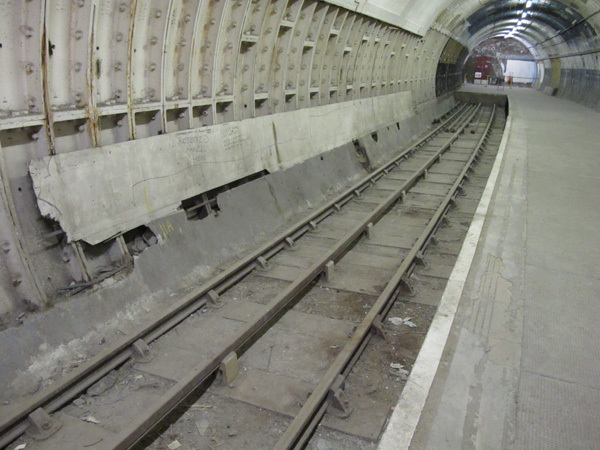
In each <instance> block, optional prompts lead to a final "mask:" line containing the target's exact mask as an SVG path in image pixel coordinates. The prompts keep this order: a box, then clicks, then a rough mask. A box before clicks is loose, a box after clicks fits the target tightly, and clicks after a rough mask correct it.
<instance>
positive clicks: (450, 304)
mask: <svg viewBox="0 0 600 450" xmlns="http://www.w3.org/2000/svg"><path fill="white" fill-rule="evenodd" d="M511 125H512V116H508V117H507V120H506V126H505V129H504V133H503V136H502V141H501V142H500V148H499V149H498V154H497V155H496V160H495V162H494V166H493V167H492V171H491V173H490V177H489V179H488V182H487V184H486V187H485V190H484V192H483V195H482V197H481V200H480V201H479V205H478V206H477V211H476V212H475V215H474V216H473V221H472V222H471V226H470V227H469V231H468V232H467V236H466V238H465V241H464V242H463V245H462V248H461V250H460V253H459V255H458V259H457V261H456V264H455V266H454V269H453V270H452V274H451V275H450V279H449V280H448V284H447V285H446V289H445V290H444V293H443V295H442V299H441V301H440V305H439V307H438V310H437V312H436V314H435V316H434V318H433V322H432V323H431V326H430V328H429V331H428V332H427V336H426V337H425V341H424V342H423V346H422V347H421V351H420V352H419V356H418V357H417V360H416V361H415V365H414V366H413V369H412V371H411V373H410V376H409V378H408V380H407V382H406V385H405V386H404V389H403V391H402V394H401V396H400V399H399V400H398V403H397V404H396V407H395V408H394V412H393V414H392V416H391V417H390V420H389V422H388V424H387V426H386V429H385V431H384V433H383V435H382V438H381V441H380V443H379V446H378V448H379V450H392V449H408V448H409V447H410V445H411V443H412V440H413V437H414V435H415V432H416V429H417V425H418V424H419V420H420V418H421V413H422V411H423V408H424V407H425V402H426V401H427V397H428V396H429V391H430V389H431V385H432V384H433V380H434V378H435V375H436V373H437V370H438V366H439V363H440V360H441V358H442V353H443V351H444V347H445V346H446V342H447V340H448V336H449V334H450V329H451V327H452V323H453V322H454V316H455V314H456V311H457V309H458V304H459V301H460V299H461V297H462V293H463V289H464V287H465V283H466V281H467V276H468V275H469V271H470V269H471V264H472V262H473V258H474V256H475V252H476V250H477V246H478V243H479V238H480V236H481V232H482V229H483V225H484V223H485V219H486V215H487V212H488V209H489V205H490V202H491V199H492V195H493V193H494V190H495V188H496V182H497V180H498V176H499V174H500V169H501V167H502V163H503V161H504V154H505V150H506V145H507V143H508V139H509V136H510V133H511Z"/></svg>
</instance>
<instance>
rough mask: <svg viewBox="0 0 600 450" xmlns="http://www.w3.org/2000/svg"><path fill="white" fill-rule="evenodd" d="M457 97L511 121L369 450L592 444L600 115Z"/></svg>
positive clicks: (599, 271)
mask: <svg viewBox="0 0 600 450" xmlns="http://www.w3.org/2000/svg"><path fill="white" fill-rule="evenodd" d="M463 89H464V90H468V91H471V92H481V93H488V94H506V95H507V96H508V99H509V107H510V115H509V120H508V122H507V128H506V131H505V134H504V138H503V142H502V145H501V148H500V152H499V157H498V160H497V161H496V165H495V166H494V169H493V171H492V176H491V177H490V181H489V182H488V186H487V188H486V192H485V193H484V195H483V198H482V201H481V203H480V207H479V209H478V211H477V213H476V216H475V220H474V222H473V224H472V225H471V228H470V230H469V234H468V236H467V239H466V241H465V243H464V245H463V247H462V250H461V254H460V256H459V259H458V262H457V265H456V267H455V268H454V271H453V273H452V277H451V278H450V281H449V283H448V286H447V288H446V292H445V293H444V297H443V298H442V303H441V305H440V307H439V309H438V313H437V315H436V317H435V319H434V323H433V324H432V326H431V329H430V331H429V333H428V335H427V338H426V340H425V344H424V346H423V348H422V350H421V353H420V355H419V358H418V360H417V362H416V363H415V366H414V367H413V370H412V372H411V375H410V377H409V379H408V382H407V385H406V386H405V388H404V391H403V394H402V396H401V398H400V401H399V403H398V405H397V407H396V408H395V410H394V413H393V414H392V417H391V419H390V421H389V423H388V427H387V429H386V431H385V433H384V436H383V438H382V440H381V443H380V446H379V448H380V449H386V450H387V449H396V448H411V449H461V448H474V449H507V448H515V449H566V448H569V449H592V448H600V326H599V321H600V232H599V225H598V224H600V113H598V112H595V111H593V110H591V109H588V108H586V107H584V106H581V105H579V104H577V103H574V102H571V101H568V100H562V99H559V98H556V97H550V96H548V95H546V94H544V93H542V92H539V91H536V90H534V89H527V88H508V87H505V88H504V89H503V90H498V89H497V88H496V87H487V88H486V87H483V86H471V87H469V88H463Z"/></svg>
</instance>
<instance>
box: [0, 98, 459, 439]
mask: <svg viewBox="0 0 600 450" xmlns="http://www.w3.org/2000/svg"><path fill="white" fill-rule="evenodd" d="M454 109H455V111H454V112H453V113H452V114H451V115H450V117H449V118H448V119H447V120H446V121H444V122H443V123H442V124H440V125H439V126H438V127H436V128H434V129H433V130H432V131H431V132H430V133H428V134H427V135H426V136H425V137H424V138H422V139H421V140H420V141H419V142H417V143H416V144H414V145H412V146H411V147H409V148H408V149H406V150H404V151H403V152H402V153H400V154H399V155H398V156H397V157H395V158H394V159H393V160H391V161H390V162H389V163H387V164H385V165H384V166H382V167H381V168H379V169H378V170H376V171H374V172H373V173H371V174H369V175H368V176H367V177H364V178H363V179H362V180H360V181H359V182H357V183H356V184H355V185H353V186H352V187H350V188H349V189H347V190H346V191H345V192H344V193H342V194H340V195H338V196H337V197H336V198H334V199H333V200H331V201H329V202H327V203H326V204H325V205H324V206H322V207H321V208H319V209H318V210H316V211H315V212H313V213H312V214H310V215H309V216H307V217H306V218H305V219H303V220H302V221H300V222H299V223H297V224H295V225H294V226H292V227H290V228H288V229H287V230H285V231H284V232H282V233H280V234H279V235H277V236H276V237H275V238H273V239H271V240H270V241H268V242H266V243H264V244H263V245H261V246H260V247H259V248H258V249H256V250H254V251H253V252H251V253H250V254H248V255H247V256H246V257H245V258H243V259H242V260H240V261H238V262H236V263H235V264H233V265H232V266H230V267H229V268H228V269H227V270H225V271H223V272H222V273H220V274H219V275H217V276H215V277H213V278H212V279H210V280H209V281H207V282H206V283H204V284H203V285H202V286H200V287H199V288H197V289H195V290H194V291H192V292H191V293H189V294H186V295H185V296H184V297H183V298H181V299H180V300H178V301H177V302H175V303H174V304H173V305H171V306H169V307H168V308H166V309H165V310H164V311H163V312H162V313H161V317H159V318H157V319H156V320H154V321H152V322H151V323H150V324H145V325H144V326H142V327H139V328H138V329H136V330H134V331H133V332H132V333H131V335H130V336H128V337H125V338H123V339H122V340H121V341H120V342H118V343H117V344H115V345H114V346H112V347H110V348H107V349H106V350H104V351H103V352H101V353H99V354H98V355H96V356H94V357H93V358H92V359H90V360H89V361H88V362H87V363H85V364H84V365H82V366H80V368H79V369H78V370H77V371H74V372H72V373H70V374H68V375H66V376H65V377H63V378H61V379H60V380H59V381H57V382H56V383H54V384H53V385H51V386H50V388H48V389H46V390H44V391H41V392H40V393H39V394H37V395H34V396H33V397H32V398H31V399H30V400H29V401H28V402H27V403H25V404H20V405H18V406H17V408H18V410H16V411H14V412H10V411H9V415H8V416H7V417H3V418H0V448H1V447H4V446H6V445H8V444H9V443H10V442H12V441H13V440H15V439H16V438H17V437H19V436H20V435H21V434H23V433H24V432H25V431H26V430H27V428H28V427H29V423H28V421H27V418H28V416H29V414H31V413H32V412H33V411H35V410H36V409H38V408H43V409H44V410H45V411H46V412H47V413H49V414H50V413H53V412H55V411H57V410H58V409H60V408H61V407H62V406H64V405H65V404H67V403H68V402H69V401H71V400H73V399H74V398H76V397H77V396H78V395H80V394H81V393H82V392H84V391H85V390H86V389H87V388H89V387H90V386H91V385H93V384H94V383H95V382H97V381H98V380H100V379H101V378H102V377H104V376H105V375H106V374H108V373H109V372H110V371H112V370H114V369H116V368H118V367H119V366H121V365H122V364H124V363H125V362H127V361H128V360H129V359H131V358H132V357H134V356H135V351H134V349H133V344H135V343H136V342H137V341H139V340H143V341H144V342H145V343H146V344H150V343H151V342H153V341H154V340H156V339H157V338H159V337H160V336H162V335H163V334H165V333H166V332H168V331H169V330H171V329H172V328H174V327H175V326H177V325H178V324H179V323H181V322H183V321H184V320H185V319H186V318H187V317H188V316H189V315H190V314H192V313H194V312H195V311H197V310H199V309H201V308H203V307H205V306H207V304H210V303H211V302H212V301H213V299H214V296H211V297H212V298H209V296H210V293H211V291H212V292H215V293H216V294H217V295H219V294H221V293H223V292H225V291H226V290H227V289H229V288H230V287H231V286H232V285H234V284H236V283H237V282H238V281H239V280H241V279H243V278H244V277H246V276H247V275H248V274H250V273H251V272H252V271H253V270H255V269H256V268H258V267H260V264H259V263H258V262H257V261H258V259H259V258H260V257H263V258H265V259H267V260H268V259H269V258H271V257H272V256H274V255H275V254H277V253H278V252H280V251H281V250H282V249H284V248H286V246H287V244H286V239H288V238H291V239H292V240H296V239H298V237H300V236H302V235H303V234H305V233H307V232H309V231H310V230H312V229H314V228H315V226H316V225H317V224H318V223H319V222H321V221H323V220H324V219H325V218H326V217H328V216H329V215H331V214H333V213H334V212H335V211H337V210H339V208H340V207H341V206H343V205H344V204H346V203H348V202H349V201H351V200H352V199H353V198H356V196H357V195H359V194H360V192H362V191H363V190H365V189H366V188H367V187H368V186H370V185H372V184H373V183H376V182H377V180H379V179H380V178H381V177H383V176H385V175H386V174H387V173H388V172H389V170H391V169H392V168H395V167H397V166H398V164H399V163H400V162H401V161H402V160H403V159H405V158H408V157H409V156H410V155H412V154H413V153H415V152H416V151H417V150H419V149H420V148H422V147H423V146H425V145H426V144H427V143H428V142H429V141H430V140H431V139H433V137H434V136H436V135H437V134H439V133H440V132H442V131H443V130H444V128H445V126H446V125H447V124H448V123H449V122H450V121H453V120H454V119H455V118H456V117H457V116H458V115H459V114H460V115H462V113H464V111H465V110H466V109H467V105H462V106H458V107H456V108H454ZM451 111H452V110H451ZM451 111H450V112H451Z"/></svg>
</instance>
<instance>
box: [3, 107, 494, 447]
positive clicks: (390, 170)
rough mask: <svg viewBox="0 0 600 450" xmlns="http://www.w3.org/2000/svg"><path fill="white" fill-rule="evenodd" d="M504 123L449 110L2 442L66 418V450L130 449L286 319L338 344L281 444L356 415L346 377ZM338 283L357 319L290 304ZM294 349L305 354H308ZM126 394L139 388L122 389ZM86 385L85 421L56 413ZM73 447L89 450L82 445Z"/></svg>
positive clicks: (127, 342) (102, 359) (483, 111)
mask: <svg viewBox="0 0 600 450" xmlns="http://www.w3.org/2000/svg"><path fill="white" fill-rule="evenodd" d="M494 118H495V109H493V108H482V107H481V106H480V105H467V106H463V107H461V108H457V109H456V110H453V111H452V112H451V113H449V114H448V115H447V117H445V118H443V120H442V121H441V124H440V125H439V126H438V127H437V128H436V129H434V130H433V131H432V132H431V133H429V134H428V135H427V136H425V138H423V139H422V140H421V141H419V143H417V144H416V145H415V146H413V147H411V148H409V149H407V150H405V151H403V152H401V153H400V154H399V155H398V157H397V158H395V159H394V160H393V161H391V162H390V163H388V164H386V165H385V166H383V167H382V168H380V169H378V170H377V171H375V172H373V173H372V174H370V175H369V176H368V177H366V178H364V179H363V180H361V181H360V182H358V183H357V184H355V185H354V186H352V187H351V188H350V189H349V190H347V191H346V192H344V193H343V194H341V195H339V196H337V197H336V198H335V199H334V200H332V201H330V202H329V203H327V204H326V205H325V206H323V207H322V208H320V209H318V210H317V211H315V212H314V213H312V214H311V215H310V216H308V217H307V218H306V219H305V220H303V221H301V222H300V223H298V224H296V225H295V226H293V227H292V228H290V229H289V230H287V231H286V232H284V233H282V234H280V235H278V236H276V237H274V238H273V239H271V240H270V241H269V242H267V243H265V244H263V245H262V246H261V247H260V248H258V249H257V250H256V251H254V252H252V253H251V254H249V255H248V256H247V257H245V258H243V259H242V260H240V261H239V262H238V263H236V264H235V265H233V266H232V267H230V268H229V269H227V270H225V271H224V272H222V273H221V274H219V275H218V276H217V277H215V278H213V279H211V280H210V281H209V282H207V283H205V284H204V285H203V286H201V287H199V288H198V289H196V290H195V291H194V292H192V293H190V294H189V295H187V296H186V297H185V298H183V299H181V300H179V301H178V302H176V303H175V304H173V305H171V306H169V307H168V308H167V309H166V311H165V313H164V314H163V316H162V317H161V318H159V319H158V320H156V321H155V322H153V323H152V324H149V325H148V326H146V327H144V328H143V329H140V330H135V331H132V332H131V333H130V335H129V336H128V337H127V338H125V339H123V340H122V341H121V342H120V343H119V344H118V345H115V346H113V347H111V348H110V349H107V350H106V351H105V352H103V353H102V354H100V355H97V356H96V357H95V358H94V359H92V360H90V361H89V362H88V363H87V364H86V365H85V366H82V367H81V368H80V369H79V370H77V371H76V372H73V373H71V374H69V375H67V376H66V377H64V378H63V379H61V380H59V381H58V382H56V383H55V384H54V385H52V386H50V388H49V389H47V390H45V391H43V392H40V393H39V394H38V395H36V396H35V397H33V398H31V399H30V400H29V401H27V402H26V403H20V404H19V405H17V407H15V408H14V410H13V411H12V412H11V413H10V414H8V415H7V416H6V418H2V419H1V420H0V446H6V445H7V444H8V443H10V442H12V441H14V440H15V439H16V438H18V437H19V436H20V435H22V434H23V433H24V432H26V431H28V430H29V433H30V434H31V435H33V436H36V434H37V437H44V435H45V434H46V435H51V434H53V432H54V431H55V429H56V427H58V426H59V425H58V424H59V423H60V424H61V425H62V432H61V433H62V434H63V437H61V439H62V440H61V441H60V445H61V448H69V447H68V444H67V443H65V440H64V439H65V438H64V435H65V433H66V434H67V435H69V436H77V435H78V433H79V434H85V435H86V436H87V438H88V439H90V442H88V443H87V444H89V445H86V446H87V447H88V448H94V449H96V448H130V447H132V446H134V445H135V444H136V443H139V441H140V440H141V439H142V438H143V437H144V436H145V435H146V434H147V433H148V432H149V431H150V430H152V429H153V428H155V427H156V426H157V424H159V423H160V422H161V421H162V420H163V419H164V418H165V417H166V416H167V415H168V414H169V413H170V412H171V411H172V410H173V409H174V408H176V407H177V406H178V405H179V404H180V403H182V402H183V401H184V400H185V399H186V398H188V397H189V396H190V394H193V393H195V392H197V391H198V390H202V389H204V388H205V387H206V386H207V383H208V382H210V381H211V380H212V378H213V377H214V375H215V374H219V376H220V377H221V379H222V382H223V383H225V384H228V383H229V382H230V381H231V380H233V379H234V377H235V376H236V374H237V372H238V370H239V367H238V365H239V362H238V357H240V356H241V355H242V354H243V353H244V352H245V351H248V352H250V351H252V349H253V348H260V347H261V345H262V346H263V347H264V342H268V340H269V337H270V336H269V330H271V329H272V328H273V325H274V324H281V323H283V324H284V329H285V326H287V327H289V328H290V334H293V330H294V328H295V327H300V328H305V329H311V328H312V329H313V330H315V329H316V330H324V331H325V332H324V333H322V337H323V338H324V339H321V341H327V343H329V345H326V346H325V354H324V355H322V359H323V360H324V361H323V366H322V367H321V370H320V372H319V371H317V372H319V373H311V374H308V375H307V377H306V378H307V379H308V381H307V380H303V381H304V382H305V384H306V385H307V386H309V387H308V392H310V395H309V396H308V397H307V398H306V400H305V401H302V407H301V408H296V409H298V411H295V412H294V413H293V416H294V419H293V420H292V421H291V422H290V423H289V424H288V426H287V428H286V430H285V432H283V433H282V434H281V436H280V438H279V441H278V442H277V443H276V448H296V447H302V446H303V445H305V444H306V442H307V441H308V440H309V438H310V436H311V435H312V433H313V432H314V430H315V428H316V427H317V426H318V425H319V423H320V421H321V419H322V418H323V416H324V414H325V412H326V411H327V410H328V409H331V408H337V410H338V411H339V413H340V414H341V415H345V414H349V412H348V409H349V405H348V404H347V403H346V401H345V399H344V389H343V388H344V382H345V380H346V378H347V377H348V375H349V374H350V372H351V370H352V367H353V366H354V365H355V363H356V362H357V361H358V359H359V358H360V356H361V354H362V352H363V351H364V350H365V348H366V347H367V346H368V344H369V341H370V340H371V339H372V337H373V336H375V335H377V334H379V335H380V336H383V335H384V334H385V333H384V332H383V327H382V324H383V322H384V321H385V320H386V316H387V314H388V313H389V311H390V309H391V308H392V306H393V304H394V301H395V299H396V298H397V296H398V295H399V293H400V292H403V291H407V290H410V282H409V280H408V278H409V277H410V275H411V273H412V271H413V270H414V269H415V267H416V265H418V264H422V263H423V258H424V253H425V251H426V250H427V247H428V246H429V244H430V243H431V242H432V241H434V240H435V238H434V235H435V233H436V231H437V230H438V228H439V227H440V226H441V225H442V224H443V222H444V220H445V217H446V215H447V213H448V211H449V209H450V208H451V207H452V205H453V204H454V202H455V199H456V197H457V196H458V195H459V194H460V193H461V192H462V190H463V187H462V185H463V183H464V182H465V180H466V179H468V173H469V171H470V170H471V166H472V165H473V164H475V163H476V162H477V160H478V158H479V155H480V153H481V151H482V150H483V148H484V147H485V143H486V140H487V139H488V136H489V134H490V131H491V128H492V124H493V121H494ZM466 130H468V131H470V132H472V133H466V132H465V131H466ZM460 139H462V140H464V141H466V142H470V143H471V144H470V145H467V147H471V148H469V149H468V151H465V150H464V149H461V150H454V149H453V146H454V145H455V143H456V142H457V141H459V140H460ZM423 196H425V198H422V197H423ZM423 200H424V201H423ZM323 288H325V289H323ZM328 289H334V290H336V291H337V292H346V293H353V295H355V296H358V298H359V300H360V302H361V304H364V305H368V309H364V310H363V311H362V312H361V314H359V316H361V317H360V320H356V321H355V322H359V323H358V324H355V325H352V324H351V323H342V322H343V321H338V322H332V321H327V320H323V318H322V316H319V315H314V314H306V313H303V314H300V315H298V313H296V312H294V311H293V310H291V308H292V306H293V305H294V304H296V303H297V302H298V301H299V299H301V298H304V297H307V296H308V297H310V296H313V297H316V298H318V299H322V300H319V301H317V302H316V303H319V302H321V303H320V304H321V307H322V305H323V304H325V303H326V301H327V297H328V296H330V293H329V291H328ZM244 294H246V296H245V298H244ZM342 307H343V305H342ZM313 316H314V317H313ZM313 319H314V321H313ZM286 323H287V325H285V324H286ZM329 328H330V329H329ZM317 334H318V333H317ZM307 335H308V334H306V335H305V336H307ZM325 338H327V339H325ZM328 339H329V340H328ZM265 340H266V341H265ZM309 341H310V339H309V340H308V341H306V342H304V343H303V344H302V345H301V346H300V347H302V346H304V348H311V346H313V347H312V348H314V349H315V353H316V354H315V355H313V356H314V357H316V358H319V357H320V354H319V352H318V351H317V350H316V348H317V347H316V346H314V344H315V343H314V342H309ZM267 347H268V346H267ZM290 347H291V348H293V347H294V346H293V344H290ZM270 348H271V350H272V349H273V347H270ZM249 349H250V350H249ZM292 353H293V355H292V357H293V359H297V360H302V358H310V357H311V355H304V356H301V355H300V353H296V352H295V350H294V351H292ZM125 363H127V364H125ZM244 368H245V367H244ZM140 380H141V381H140ZM123 386H128V387H129V388H130V389H129V390H128V391H127V393H126V394H124V391H123V389H122V387H123ZM86 391H87V392H88V394H89V393H90V391H92V393H94V394H95V395H93V397H94V400H93V401H92V402H91V404H86V414H87V416H86V417H82V419H83V420H79V419H75V420H71V419H69V418H68V417H69V416H68V414H62V413H61V412H60V410H61V408H63V407H65V406H67V405H69V404H70V403H71V402H72V401H73V400H75V399H77V398H78V397H80V395H81V394H82V393H85V392H86ZM265 395H267V394H265ZM55 412H58V413H57V414H54V416H55V417H53V416H52V414H53V413H55ZM97 422H100V423H101V424H102V426H99V424H98V423H97ZM61 433H57V434H56V435H55V436H59V435H60V434H61ZM55 436H51V437H49V440H48V441H46V442H48V443H50V442H52V439H56V438H55ZM71 445H72V447H73V448H79V447H81V441H74V442H72V443H71Z"/></svg>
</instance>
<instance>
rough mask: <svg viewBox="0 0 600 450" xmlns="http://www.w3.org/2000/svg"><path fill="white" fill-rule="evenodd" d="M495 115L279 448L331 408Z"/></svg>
mask: <svg viewBox="0 0 600 450" xmlns="http://www.w3.org/2000/svg"><path fill="white" fill-rule="evenodd" d="M494 116H495V106H494V108H493V110H492V114H491V116H490V119H489V121H488V123H487V125H486V128H485V130H484V132H483V134H482V137H481V139H480V140H479V141H478V143H477V145H476V147H475V149H474V150H473V152H472V154H471V156H470V158H469V159H468V160H467V162H466V163H465V166H464V168H463V170H462V171H461V172H460V174H459V175H458V177H457V179H456V181H455V182H454V184H453V186H452V188H451V189H450V191H449V192H448V194H447V195H446V197H445V198H444V201H443V202H442V204H441V205H440V206H439V208H438V209H437V210H436V212H435V214H434V216H433V217H432V219H431V220H430V221H429V222H428V224H427V226H426V227H425V229H424V230H423V232H422V233H421V235H420V236H419V239H418V240H417V242H416V243H415V245H414V246H413V247H412V249H411V250H410V252H409V253H408V255H407V256H406V257H405V258H404V260H403V261H402V264H401V265H400V266H399V268H398V270H397V271H396V272H395V273H394V275H393V276H392V278H391V280H390V281H389V283H388V284H387V285H386V287H385V288H384V290H383V292H382V293H381V295H380V296H379V297H378V298H377V300H376V301H375V303H374V305H373V307H372V308H371V309H370V310H369V312H368V313H367V315H366V316H365V318H364V319H363V321H362V323H361V324H360V325H359V327H358V328H357V329H356V331H355V332H354V334H353V336H352V337H351V338H350V340H349V341H348V342H347V343H346V345H345V346H344V348H343V349H342V351H341V352H340V353H339V354H338V356H337V357H336V359H335V361H334V362H333V364H332V365H331V366H330V368H329V369H328V371H327V373H326V374H325V375H324V376H323V378H322V379H321V381H320V382H319V384H318V386H317V387H316V388H315V389H314V390H313V392H312V394H311V395H310V397H309V398H308V399H307V401H306V402H305V403H304V405H303V406H302V408H301V410H300V412H299V413H298V415H297V416H296V417H295V418H294V420H293V421H292V423H291V424H290V425H289V426H288V428H287V429H286V431H285V432H284V434H283V435H282V436H281V438H280V439H279V441H278V442H277V444H276V445H275V449H277V450H283V449H290V448H302V447H303V446H304V445H305V443H306V442H307V441H308V439H309V438H310V436H311V434H312V433H313V432H314V430H315V429H316V427H317V426H318V424H319V422H320V420H321V418H322V417H323V415H324V414H325V412H326V410H327V406H328V404H329V399H328V396H329V394H330V392H331V389H332V386H333V385H334V383H335V384H336V385H338V383H340V380H339V376H340V375H341V376H342V377H343V380H345V379H346V377H347V376H348V375H349V374H350V370H351V369H352V367H353V366H354V364H355V363H356V361H357V360H358V358H359V357H360V355H361V354H362V353H363V351H364V349H365V348H366V346H367V344H368V342H369V341H370V339H371V336H372V335H373V334H372V333H371V330H372V329H373V325H374V324H375V323H376V322H377V323H383V321H384V320H385V318H386V316H387V314H388V313H389V311H390V309H391V308H392V306H393V304H394V302H395V300H396V298H397V297H398V295H399V293H400V289H401V283H402V281H403V280H404V279H405V276H406V275H407V273H408V272H409V271H410V270H411V268H413V267H414V266H415V264H416V260H417V258H419V257H421V256H422V254H423V253H424V252H425V249H426V248H427V246H428V244H429V242H430V240H431V238H432V237H433V235H434V234H435V232H436V231H437V229H438V228H439V226H440V225H441V223H442V221H443V219H444V218H445V216H446V214H447V212H448V210H449V208H450V207H451V205H452V202H453V201H454V199H455V198H456V196H457V195H458V193H459V192H460V188H461V186H462V183H463V182H464V179H465V177H466V175H467V173H468V171H469V170H470V169H471V166H472V165H473V163H474V162H475V161H476V160H477V159H478V157H479V154H480V153H481V151H482V148H483V146H484V143H485V141H486V140H487V138H488V135H489V132H490V130H491V126H492V123H493V120H494Z"/></svg>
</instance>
